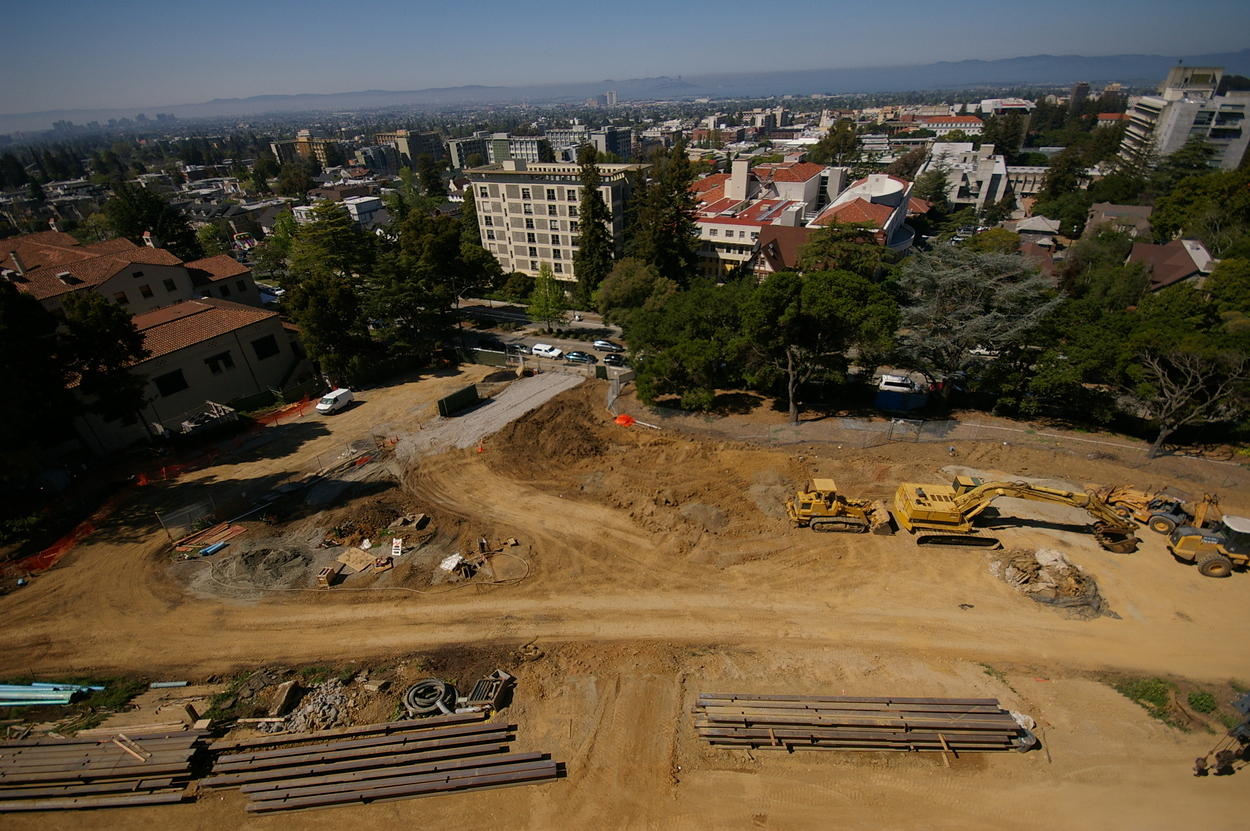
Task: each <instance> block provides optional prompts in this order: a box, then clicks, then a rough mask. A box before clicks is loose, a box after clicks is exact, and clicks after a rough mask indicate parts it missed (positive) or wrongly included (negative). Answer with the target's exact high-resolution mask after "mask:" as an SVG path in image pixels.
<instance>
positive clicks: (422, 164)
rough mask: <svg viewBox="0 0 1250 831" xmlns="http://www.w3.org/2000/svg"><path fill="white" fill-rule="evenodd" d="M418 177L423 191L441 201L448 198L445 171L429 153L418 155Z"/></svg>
mask: <svg viewBox="0 0 1250 831" xmlns="http://www.w3.org/2000/svg"><path fill="white" fill-rule="evenodd" d="M417 179H418V180H419V181H420V182H421V192H422V193H423V194H424V195H425V196H427V197H430V198H433V199H437V200H439V201H440V202H443V201H446V199H447V182H445V181H444V180H443V171H441V170H440V169H439V167H438V164H437V163H436V162H435V161H434V157H433V156H430V155H429V154H428V153H422V154H421V155H420V156H417Z"/></svg>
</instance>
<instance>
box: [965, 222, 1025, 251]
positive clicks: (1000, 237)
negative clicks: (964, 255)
mask: <svg viewBox="0 0 1250 831" xmlns="http://www.w3.org/2000/svg"><path fill="white" fill-rule="evenodd" d="M960 247H962V248H966V249H968V250H969V251H978V252H980V253H983V254H984V253H991V254H1015V253H1016V252H1017V251H1019V250H1020V235H1019V234H1014V233H1012V232H1011V231H1008V230H1007V229H1005V228H991V229H989V230H988V231H982V232H981V233H979V234H973V235H972V236H970V237H968V239H966V240H964V241H963V242H962V243H960Z"/></svg>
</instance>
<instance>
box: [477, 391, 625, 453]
mask: <svg viewBox="0 0 1250 831" xmlns="http://www.w3.org/2000/svg"><path fill="white" fill-rule="evenodd" d="M584 399H585V396H583V395H576V394H566V395H561V396H560V397H558V398H556V399H555V400H553V401H550V402H548V403H547V404H544V405H543V406H541V407H539V408H538V409H537V410H534V411H533V412H531V413H527V414H526V415H524V416H522V417H521V418H519V419H517V420H516V421H514V422H512V423H510V424H508V425H507V426H506V427H504V428H503V429H502V430H500V431H499V433H498V434H497V436H496V437H495V441H496V442H500V443H502V444H503V445H505V446H506V447H508V448H510V449H511V450H512V452H513V453H514V454H520V455H522V456H525V457H529V458H530V459H533V460H540V459H545V460H555V461H578V460H582V459H586V458H589V457H594V456H601V455H602V454H603V453H604V451H605V450H606V449H607V447H608V443H607V442H606V441H605V440H604V439H603V437H602V436H601V435H600V434H599V427H600V425H599V421H600V420H599V419H598V418H597V417H592V416H591V413H590V412H589V410H588V407H587V404H588V402H586V401H585V400H584ZM596 416H597V414H596Z"/></svg>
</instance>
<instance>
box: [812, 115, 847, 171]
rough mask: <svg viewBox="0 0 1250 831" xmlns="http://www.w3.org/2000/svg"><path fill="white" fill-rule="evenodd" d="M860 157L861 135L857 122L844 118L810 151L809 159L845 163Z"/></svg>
mask: <svg viewBox="0 0 1250 831" xmlns="http://www.w3.org/2000/svg"><path fill="white" fill-rule="evenodd" d="M858 157H859V136H858V134H856V132H855V123H854V122H853V121H851V120H849V119H845V118H844V119H842V120H840V121H839V122H838V123H837V124H835V125H834V126H833V127H831V128H830V129H829V132H827V133H825V137H824V138H822V139H821V140H820V141H818V142H816V144H814V145H812V149H811V150H809V151H808V153H807V158H808V161H811V162H815V163H816V164H832V165H845V164H848V163H850V162H853V161H855V159H857V158H858Z"/></svg>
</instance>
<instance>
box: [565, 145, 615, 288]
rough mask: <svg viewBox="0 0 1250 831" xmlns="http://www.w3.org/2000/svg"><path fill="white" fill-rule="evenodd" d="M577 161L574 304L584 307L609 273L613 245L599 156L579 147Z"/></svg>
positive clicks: (584, 146) (590, 150)
mask: <svg viewBox="0 0 1250 831" xmlns="http://www.w3.org/2000/svg"><path fill="white" fill-rule="evenodd" d="M578 162H579V163H580V164H581V180H582V191H581V199H580V203H579V205H580V207H579V209H578V216H579V220H578V222H579V224H578V234H577V251H576V252H574V254H573V270H574V271H575V272H576V273H577V304H578V306H579V307H582V308H585V307H586V306H587V305H589V304H590V302H591V298H592V297H593V295H594V292H595V289H597V288H599V284H600V283H602V282H603V280H604V278H605V277H607V276H608V272H610V271H611V270H612V260H613V243H612V232H611V230H610V229H609V227H608V222H609V220H610V216H609V214H608V206H607V205H606V204H604V201H603V195H602V194H601V193H600V192H599V187H600V185H601V184H602V182H603V179H602V177H601V176H600V175H599V166H598V154H597V153H596V151H595V148H594V146H593V145H590V144H584V145H582V147H581V148H580V149H579V150H578Z"/></svg>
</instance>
